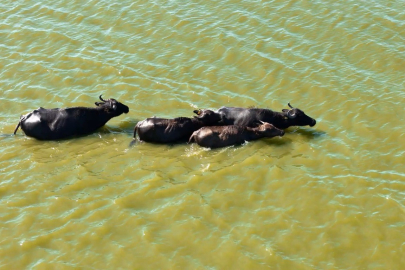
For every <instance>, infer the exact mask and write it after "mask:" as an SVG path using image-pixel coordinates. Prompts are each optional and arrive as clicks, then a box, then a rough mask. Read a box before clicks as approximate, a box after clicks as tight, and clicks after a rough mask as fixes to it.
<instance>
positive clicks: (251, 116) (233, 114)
mask: <svg viewBox="0 0 405 270" xmlns="http://www.w3.org/2000/svg"><path fill="white" fill-rule="evenodd" d="M288 106H289V107H290V108H291V109H290V110H289V109H283V110H282V112H275V111H272V110H269V109H259V108H236V107H222V108H220V109H219V110H218V111H217V113H219V114H220V115H221V122H222V125H238V126H250V127H255V126H257V125H258V124H259V123H260V122H259V121H264V122H267V123H270V124H273V125H274V126H275V127H277V128H282V129H285V128H288V127H290V126H306V125H309V126H311V127H313V126H314V125H315V124H316V120H315V119H313V118H311V117H309V116H308V115H306V114H305V113H304V112H303V111H301V110H300V109H298V108H293V107H292V106H291V105H290V103H288Z"/></svg>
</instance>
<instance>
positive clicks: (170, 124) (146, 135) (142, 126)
mask: <svg viewBox="0 0 405 270" xmlns="http://www.w3.org/2000/svg"><path fill="white" fill-rule="evenodd" d="M194 113H196V114H197V116H194V117H193V118H188V117H178V118H174V119H165V118H156V117H152V118H147V119H145V120H142V121H140V122H138V123H137V124H136V126H135V129H134V140H136V135H137V134H138V136H139V139H140V140H142V141H146V142H154V143H175V142H187V140H188V139H189V138H190V136H191V134H192V133H193V132H194V131H196V130H197V129H199V128H201V127H203V126H213V125H218V122H219V120H220V116H219V114H218V113H215V112H213V111H211V110H195V111H194Z"/></svg>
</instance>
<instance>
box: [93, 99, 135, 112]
mask: <svg viewBox="0 0 405 270" xmlns="http://www.w3.org/2000/svg"><path fill="white" fill-rule="evenodd" d="M99 98H100V100H101V101H102V102H96V103H95V104H96V106H99V107H103V108H104V109H105V110H106V111H107V112H108V113H111V114H113V115H114V116H118V115H121V114H122V113H128V112H129V108H128V106H126V105H124V104H122V103H121V102H118V101H117V100H115V99H113V98H110V99H107V100H104V99H103V98H102V95H100V97H99Z"/></svg>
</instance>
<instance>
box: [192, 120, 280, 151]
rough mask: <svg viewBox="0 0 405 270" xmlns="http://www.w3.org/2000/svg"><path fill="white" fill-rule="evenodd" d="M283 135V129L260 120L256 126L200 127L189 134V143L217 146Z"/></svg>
mask: <svg viewBox="0 0 405 270" xmlns="http://www.w3.org/2000/svg"><path fill="white" fill-rule="evenodd" d="M283 135H284V131H283V130H281V129H278V128H276V127H275V126H273V125H272V124H269V123H265V122H261V123H260V125H259V126H257V127H246V126H237V125H231V126H214V127H202V128H200V129H199V130H197V131H195V132H194V133H193V134H192V135H191V137H190V140H189V143H192V142H196V143H197V144H198V145H200V146H203V147H209V148H218V147H225V146H228V145H237V144H242V143H244V142H245V141H254V140H258V139H260V138H263V137H268V138H272V137H275V136H283Z"/></svg>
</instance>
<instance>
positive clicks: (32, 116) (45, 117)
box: [14, 95, 129, 140]
mask: <svg viewBox="0 0 405 270" xmlns="http://www.w3.org/2000/svg"><path fill="white" fill-rule="evenodd" d="M101 96H102V95H100V97H99V98H100V100H101V101H102V102H96V103H95V104H96V106H97V107H96V108H86V107H72V108H64V109H59V108H56V109H44V108H42V107H40V108H39V109H37V110H34V111H33V112H30V113H28V114H26V115H22V116H21V117H20V122H19V123H18V125H17V127H16V128H15V130H14V134H16V132H17V130H18V128H19V127H20V126H21V129H22V130H23V131H24V133H25V134H26V135H27V136H30V137H34V138H36V139H39V140H59V139H65V138H69V137H73V136H81V135H86V134H90V133H92V132H94V131H96V130H97V129H98V128H100V127H102V126H104V125H105V123H107V122H108V121H109V120H110V119H111V118H113V117H116V116H119V115H121V114H122V113H128V111H129V109H128V107H127V106H126V105H124V104H122V103H120V102H118V101H116V100H115V99H112V98H111V99H108V100H104V99H103V98H102V97H101Z"/></svg>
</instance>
